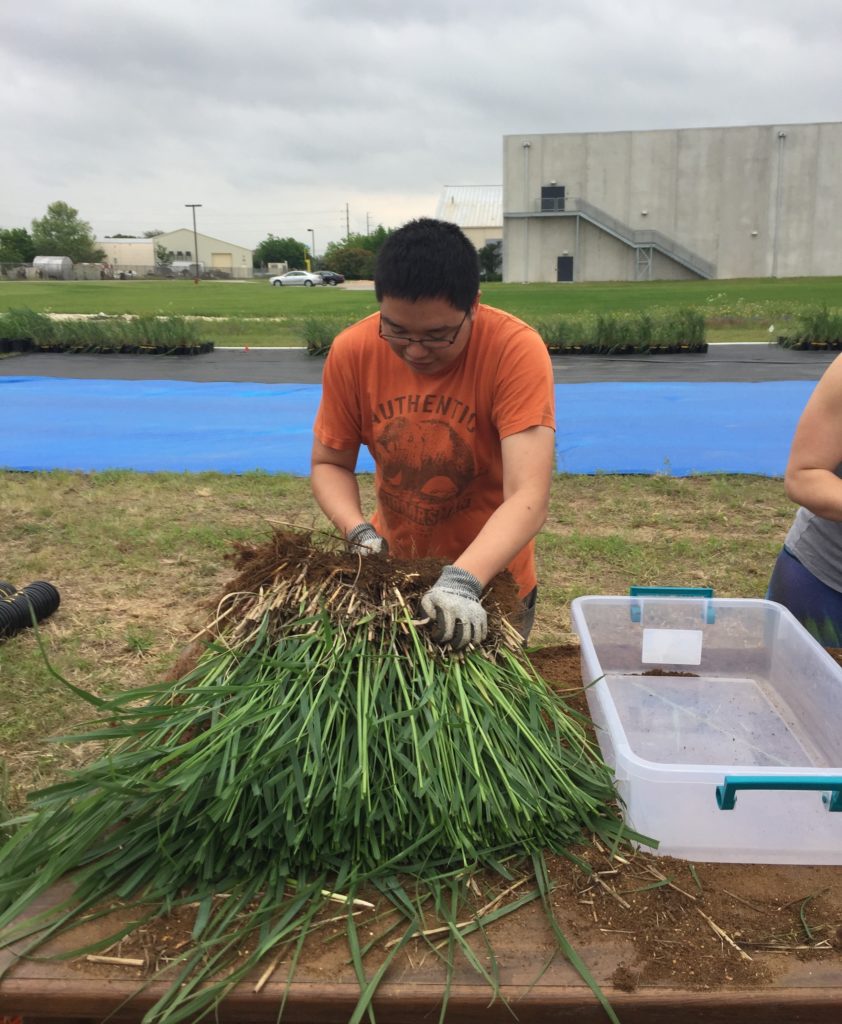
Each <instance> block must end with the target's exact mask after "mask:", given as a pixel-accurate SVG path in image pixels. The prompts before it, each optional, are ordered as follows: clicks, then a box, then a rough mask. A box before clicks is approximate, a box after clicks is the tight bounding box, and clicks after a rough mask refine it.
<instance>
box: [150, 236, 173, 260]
mask: <svg viewBox="0 0 842 1024" xmlns="http://www.w3.org/2000/svg"><path fill="white" fill-rule="evenodd" d="M152 237H153V238H154V235H153V236H152ZM172 261H173V254H172V253H171V252H170V250H169V249H168V248H167V247H166V246H165V245H161V244H160V243H159V244H158V245H156V246H155V265H156V266H158V267H169V266H170V265H171V264H172Z"/></svg>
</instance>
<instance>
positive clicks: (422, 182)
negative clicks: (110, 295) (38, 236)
mask: <svg viewBox="0 0 842 1024" xmlns="http://www.w3.org/2000/svg"><path fill="white" fill-rule="evenodd" d="M0 69H2V74H0V83H1V84H0V140H2V160H0V227H26V228H28V229H29V228H30V227H31V221H32V219H33V218H34V217H41V216H43V214H44V213H45V212H46V209H47V205H48V204H49V203H51V202H53V201H55V200H58V199H61V200H64V201H65V202H68V203H70V205H71V206H74V207H76V208H77V209H78V211H79V214H80V216H81V217H82V218H83V219H84V220H87V221H89V222H90V223H91V225H92V226H93V229H94V231H95V233H96V234H97V235H98V236H100V237H102V236H105V235H110V234H115V233H118V232H121V233H124V234H127V233H138V234H141V233H142V232H143V231H145V230H148V229H153V228H158V229H161V230H164V231H170V230H173V229H175V228H178V227H189V226H192V221H191V212H190V210H188V209H186V208H185V204H186V203H201V204H202V207H201V209H199V210H197V225H198V228H199V231H201V232H203V233H205V234H209V235H213V236H216V237H218V238H222V239H224V240H226V241H229V242H234V243H237V244H239V245H245V246H247V247H249V248H253V247H254V246H255V245H256V244H257V243H258V242H259V241H260V240H261V239H263V238H265V237H266V235H267V234H268V233H270V232H271V233H273V234H276V235H281V236H286V235H292V236H294V237H296V238H298V239H299V240H301V241H302V242H305V243H307V244H309V242H310V235H309V232H308V228H312V229H313V231H314V232H315V240H316V248H317V251H318V252H322V251H323V250H324V247H325V245H326V244H327V243H328V242H329V241H331V240H335V239H338V238H341V237H342V235H344V233H345V226H346V208H347V210H348V213H349V222H350V228H351V230H352V231H365V230H366V225H367V223H368V224H370V225H371V227H375V226H376V225H377V224H380V223H382V224H384V225H386V226H387V227H396V226H398V225H399V224H401V223H403V222H404V221H406V220H408V219H410V218H412V217H416V216H424V215H432V214H434V213H435V208H436V203H437V200H438V197H439V194H440V192H441V190H442V188H443V187H444V186H445V185H489V184H501V183H502V180H503V170H502V159H501V156H502V138H503V136H504V135H511V134H519V133H533V132H589V131H623V130H644V129H653V128H693V127H705V126H718V125H744V124H786V123H795V122H812V121H839V120H842V2H840V0H795V2H793V0H706V2H704V3H700V2H698V0H692V2H691V0H577V2H576V3H572V2H569V0H485V2H482V3H480V2H475V0H461V2H460V0H418V2H415V3H411V4H408V3H405V2H403V0H320V2H318V3H313V2H309V0H297V2H296V0H137V2H121V0H116V2H111V3H109V2H103V0H98V2H97V3H93V2H92V0H19V2H13V0H0Z"/></svg>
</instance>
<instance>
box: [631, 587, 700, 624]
mask: <svg viewBox="0 0 842 1024" xmlns="http://www.w3.org/2000/svg"><path fill="white" fill-rule="evenodd" d="M629 597H697V598H699V597H701V598H712V597H713V587H629ZM630 614H631V621H632V622H640V615H641V611H640V605H639V604H637V603H636V602H634V601H633V602H632V605H631V610H630ZM703 614H704V620H705V622H716V612H715V611H714V610H713V606H712V605H710V604H707V605H705V610H704V613H703Z"/></svg>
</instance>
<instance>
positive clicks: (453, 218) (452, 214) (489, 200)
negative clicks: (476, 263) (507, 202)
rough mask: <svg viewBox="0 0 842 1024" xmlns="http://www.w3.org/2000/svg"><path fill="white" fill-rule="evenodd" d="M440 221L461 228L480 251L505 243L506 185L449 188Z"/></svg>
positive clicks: (443, 197) (440, 209)
mask: <svg viewBox="0 0 842 1024" xmlns="http://www.w3.org/2000/svg"><path fill="white" fill-rule="evenodd" d="M436 219H437V220H446V221H449V222H450V223H451V224H457V225H458V226H459V227H460V228H461V229H462V231H463V232H464V233H465V234H466V235H467V237H468V238H469V239H470V240H471V241H472V242H473V243H474V245H475V246H476V247H477V249H481V248H482V247H483V246H484V245H487V244H488V242H502V240H503V186H502V185H445V187H444V188H443V189H442V193H441V196H440V197H439V202H438V206H437V207H436Z"/></svg>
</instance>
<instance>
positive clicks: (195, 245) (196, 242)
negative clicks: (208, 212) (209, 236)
mask: <svg viewBox="0 0 842 1024" xmlns="http://www.w3.org/2000/svg"><path fill="white" fill-rule="evenodd" d="M184 205H185V206H189V207H190V208H191V209H192V210H193V259H194V260H195V261H196V276H195V277H194V278H193V284H198V283H199V236H198V235H197V234H196V207H200V206H201V205H202V204H201V203H185V204H184Z"/></svg>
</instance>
